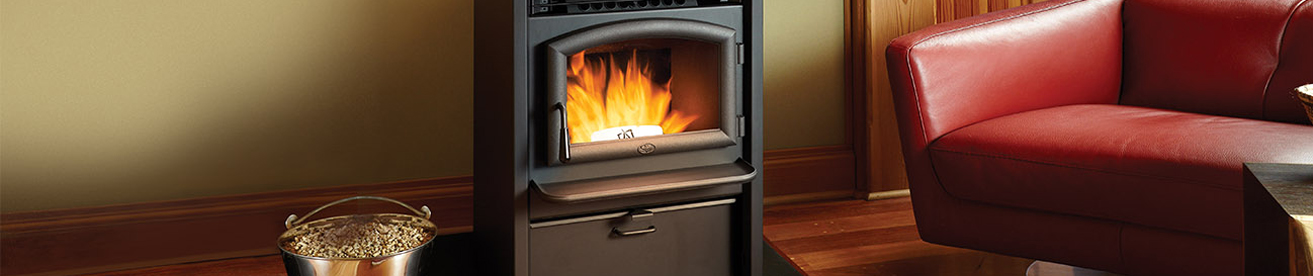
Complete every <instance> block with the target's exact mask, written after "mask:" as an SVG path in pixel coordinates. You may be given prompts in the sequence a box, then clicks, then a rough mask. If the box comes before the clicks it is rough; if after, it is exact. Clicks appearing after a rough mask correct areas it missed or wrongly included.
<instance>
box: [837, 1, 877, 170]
mask: <svg viewBox="0 0 1313 276" xmlns="http://www.w3.org/2000/svg"><path fill="white" fill-rule="evenodd" d="M868 1H870V0H845V1H844V7H845V8H846V12H845V13H844V32H845V35H844V42H845V43H844V50H843V51H844V56H845V57H846V58H845V59H844V68H845V70H844V78H845V79H846V80H847V83H846V85H845V87H846V90H845V93H846V94H847V100H848V103H849V105H848V108H847V109H848V114H847V115H848V116H847V117H846V118H847V120H848V123H847V124H846V125H847V127H848V130H847V133H848V137H849V143H848V144H849V145H852V151H853V156H854V158H853V160H854V161H853V166H854V170H853V173H854V178H853V187H854V188H853V189H854V190H855V191H856V192H857V193H859V194H860V193H869V192H870V191H871V189H870V187H871V178H870V171H871V162H870V156H871V150H870V146H871V143H870V142H869V141H870V135H869V134H870V123H869V119H868V118H870V116H869V115H868V113H869V112H870V111H869V110H868V109H869V108H870V107H869V104H868V102H869V100H867V99H868V98H869V97H870V78H868V77H866V76H867V72H869V68H868V67H869V66H870V64H869V63H868V62H866V58H867V56H869V55H871V54H872V53H871V51H870V46H871V45H870V39H869V38H868V35H867V33H868V31H869V29H868V26H869V25H870V21H869V20H868V19H867V12H866V10H867V2H868Z"/></svg>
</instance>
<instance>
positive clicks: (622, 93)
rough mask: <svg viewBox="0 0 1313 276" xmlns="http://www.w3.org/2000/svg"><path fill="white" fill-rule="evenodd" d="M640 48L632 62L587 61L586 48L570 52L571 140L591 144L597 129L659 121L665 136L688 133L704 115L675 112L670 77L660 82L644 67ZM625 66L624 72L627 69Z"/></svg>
mask: <svg viewBox="0 0 1313 276" xmlns="http://www.w3.org/2000/svg"><path fill="white" fill-rule="evenodd" d="M637 59H638V51H637V50H634V51H633V52H631V56H630V58H629V62H626V63H625V64H623V65H618V64H616V63H615V60H616V58H615V54H614V53H612V54H611V58H610V59H609V60H610V61H611V62H607V61H606V60H607V59H600V58H595V59H586V58H585V57H584V51H580V52H579V53H578V54H574V55H573V56H570V71H569V72H566V78H567V79H568V84H567V87H566V97H567V101H568V102H567V103H568V104H566V111H568V115H569V118H567V120H568V121H569V122H570V123H569V125H570V143H586V142H591V140H592V137H591V136H592V134H593V132H597V131H599V130H603V129H607V128H613V127H621V126H640V125H655V126H660V127H661V129H662V132H663V134H670V133H679V132H683V131H684V129H685V128H688V125H689V124H690V123H692V122H693V120H696V119H697V117H698V116H696V115H688V114H684V113H681V112H679V111H677V110H676V111H672V110H670V98H671V95H670V81H666V82H665V83H655V82H653V81H652V72H651V70H650V68H648V66H647V65H646V64H644V65H643V66H641V67H640V66H639V64H638V62H637ZM622 67H623V68H624V69H623V70H621V68H622Z"/></svg>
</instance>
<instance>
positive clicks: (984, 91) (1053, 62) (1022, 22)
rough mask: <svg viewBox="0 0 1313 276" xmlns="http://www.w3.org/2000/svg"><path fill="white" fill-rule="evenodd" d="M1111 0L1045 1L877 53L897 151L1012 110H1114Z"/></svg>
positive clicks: (907, 38) (1117, 56) (1116, 81)
mask: <svg viewBox="0 0 1313 276" xmlns="http://www.w3.org/2000/svg"><path fill="white" fill-rule="evenodd" d="M1121 25H1122V24H1121V0H1052V1H1047V2H1041V3H1036V4H1031V5H1026V6H1021V7H1017V8H1013V9H1008V10H1003V11H999V12H993V13H988V14H983V15H979V16H974V17H969V18H964V19H960V20H956V21H951V22H946V23H943V24H938V25H934V26H930V27H927V28H925V29H922V30H920V31H916V32H913V33H910V34H907V35H904V36H901V37H898V38H897V39H894V40H893V42H891V43H890V45H889V47H888V48H887V49H886V57H887V58H888V59H887V60H888V63H887V64H888V66H889V80H890V83H891V85H892V86H893V92H894V104H895V109H896V110H897V114H898V123H899V128H900V131H901V134H902V135H903V136H904V137H905V138H906V136H907V135H914V136H916V137H914V138H915V139H913V140H915V141H907V140H906V139H904V141H903V143H904V145H909V143H908V142H914V143H910V144H912V145H916V144H919V145H922V146H924V145H926V144H928V143H929V142H931V141H934V140H935V139H937V138H938V137H939V136H941V135H944V134H946V133H948V132H951V131H953V130H955V129H957V128H960V127H963V126H966V125H970V124H972V123H976V122H979V121H983V120H988V119H991V118H995V117H998V116H1003V115H1008V114H1013V113H1017V112H1022V111H1027V110H1034V109H1040V108H1045V107H1053V106H1059V105H1067V104H1081V103H1116V102H1117V96H1118V92H1119V90H1120V88H1121V69H1122V68H1121V61H1122V53H1121V49H1122V28H1121Z"/></svg>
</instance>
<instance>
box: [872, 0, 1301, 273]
mask: <svg viewBox="0 0 1313 276" xmlns="http://www.w3.org/2000/svg"><path fill="white" fill-rule="evenodd" d="M886 56H887V57H888V66H889V67H888V68H889V77H890V82H891V84H892V86H893V91H894V102H895V106H896V112H897V115H898V116H897V117H898V128H899V131H900V135H901V139H902V143H903V154H904V157H905V161H906V163H907V172H908V176H909V178H910V181H911V191H912V203H913V210H914V212H915V214H916V223H917V226H918V229H919V231H920V234H921V238H922V239H924V240H925V241H928V242H932V243H938V244H944V245H950V246H957V247H964V248H971V249H978V250H984V251H990V252H997V253H1002V254H1007V255H1013V256H1020V257H1026V258H1034V259H1041V260H1047V261H1054V262H1059V263H1065V264H1071V265H1076V266H1081V267H1088V268H1094V269H1100V270H1105V271H1110V272H1116V273H1122V274H1128V275H1242V274H1243V273H1242V270H1243V268H1242V266H1243V256H1242V243H1241V237H1242V234H1241V232H1242V231H1243V230H1242V217H1241V216H1242V210H1241V209H1242V200H1241V182H1242V178H1241V166H1242V163H1243V162H1277V163H1313V126H1309V121H1308V119H1307V118H1306V116H1305V115H1304V113H1303V110H1302V109H1301V107H1300V106H1299V104H1298V102H1297V101H1296V100H1294V99H1293V98H1292V97H1291V94H1290V91H1292V90H1293V89H1294V88H1295V87H1297V86H1298V85H1301V84H1305V83H1313V0H1124V1H1123V0H1051V1H1046V2H1041V3H1036V4H1032V5H1027V6H1022V7H1018V8H1013V9H1008V10H1003V11H999V12H994V13H989V14H984V15H980V16H975V17H970V18H965V19H961V20H956V21H952V22H946V23H943V24H938V25H934V26H931V27H928V28H926V29H923V30H920V31H917V32H913V33H911V34H908V35H905V36H902V37H899V38H897V39H895V40H894V41H893V42H892V43H891V45H889V47H888V48H887V52H886Z"/></svg>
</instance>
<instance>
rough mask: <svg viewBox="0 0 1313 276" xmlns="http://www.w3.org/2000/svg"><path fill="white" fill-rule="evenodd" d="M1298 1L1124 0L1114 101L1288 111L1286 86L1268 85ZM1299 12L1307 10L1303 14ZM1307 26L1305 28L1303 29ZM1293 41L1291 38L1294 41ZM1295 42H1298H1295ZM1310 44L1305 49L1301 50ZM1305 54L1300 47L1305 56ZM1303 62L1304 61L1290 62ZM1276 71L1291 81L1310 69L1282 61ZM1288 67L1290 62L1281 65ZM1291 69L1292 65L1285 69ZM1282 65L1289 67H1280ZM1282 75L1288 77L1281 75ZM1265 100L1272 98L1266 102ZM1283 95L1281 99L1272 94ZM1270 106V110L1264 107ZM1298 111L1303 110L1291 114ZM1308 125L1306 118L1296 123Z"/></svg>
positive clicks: (1263, 114) (1217, 110)
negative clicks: (1119, 88)
mask: <svg viewBox="0 0 1313 276" xmlns="http://www.w3.org/2000/svg"><path fill="white" fill-rule="evenodd" d="M1305 2H1313V1H1305V0H1259V1H1255V0H1127V1H1125V3H1124V5H1123V11H1122V14H1123V26H1124V34H1125V38H1124V39H1123V44H1124V49H1123V51H1124V52H1123V56H1124V61H1123V68H1124V69H1123V76H1122V78H1123V83H1122V95H1121V100H1120V101H1121V103H1122V104H1127V105H1137V106H1147V107H1155V108H1163V109H1172V110H1180V111H1187V112H1195V113H1204V114H1213V115H1223V116H1233V117H1242V118H1252V119H1266V120H1272V119H1284V120H1287V121H1289V120H1291V118H1292V117H1293V116H1290V115H1292V114H1287V113H1290V111H1289V110H1287V109H1289V108H1284V107H1269V105H1281V104H1288V105H1292V106H1294V107H1298V105H1297V102H1290V101H1289V100H1290V98H1289V95H1290V93H1289V91H1290V90H1288V89H1287V90H1283V91H1277V90H1275V89H1284V87H1275V86H1272V87H1270V86H1269V84H1270V83H1271V80H1273V77H1275V76H1277V74H1274V73H1278V72H1277V70H1278V67H1279V66H1278V65H1279V64H1280V63H1286V62H1285V61H1283V60H1282V59H1283V58H1288V57H1282V54H1285V55H1295V54H1292V53H1294V52H1300V51H1299V50H1296V49H1288V48H1286V47H1291V46H1292V45H1291V43H1294V44H1298V43H1300V42H1308V39H1313V38H1305V39H1303V40H1302V41H1286V42H1287V43H1285V45H1283V38H1282V36H1283V34H1284V33H1286V29H1287V22H1288V21H1290V19H1291V18H1292V16H1291V15H1292V12H1294V11H1295V9H1296V6H1297V5H1298V6H1307V4H1305ZM1305 16H1306V15H1305ZM1303 31H1307V30H1303ZM1295 40H1298V39H1295ZM1294 46H1298V45H1294ZM1304 49H1309V48H1304ZM1303 52H1305V53H1299V54H1303V55H1307V54H1308V53H1307V52H1308V51H1307V50H1304V51H1303ZM1301 62H1302V63H1305V64H1304V65H1308V63H1309V60H1308V58H1307V57H1304V60H1302V61H1292V62H1291V63H1301ZM1281 65H1282V66H1280V67H1283V68H1281V72H1279V73H1281V75H1282V76H1283V78H1286V79H1290V80H1286V81H1287V82H1298V81H1299V80H1296V79H1297V78H1301V77H1303V78H1309V79H1308V80H1304V81H1305V82H1313V74H1307V73H1308V71H1307V68H1305V69H1303V70H1304V74H1303V75H1302V76H1297V75H1300V73H1299V72H1298V70H1299V69H1298V68H1293V67H1296V66H1295V65H1289V64H1281ZM1287 66H1289V68H1287ZM1292 68H1293V69H1292ZM1288 70H1289V72H1287V71H1288ZM1286 75H1289V76H1286ZM1269 98H1272V99H1271V100H1270V101H1269ZM1276 98H1281V99H1286V100H1287V102H1284V103H1282V102H1281V101H1278V100H1279V99H1276ZM1269 109H1271V110H1269ZM1295 115H1300V116H1302V114H1297V113H1296V114H1295ZM1301 122H1302V123H1305V124H1307V123H1308V122H1307V119H1304V120H1302V121H1301Z"/></svg>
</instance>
